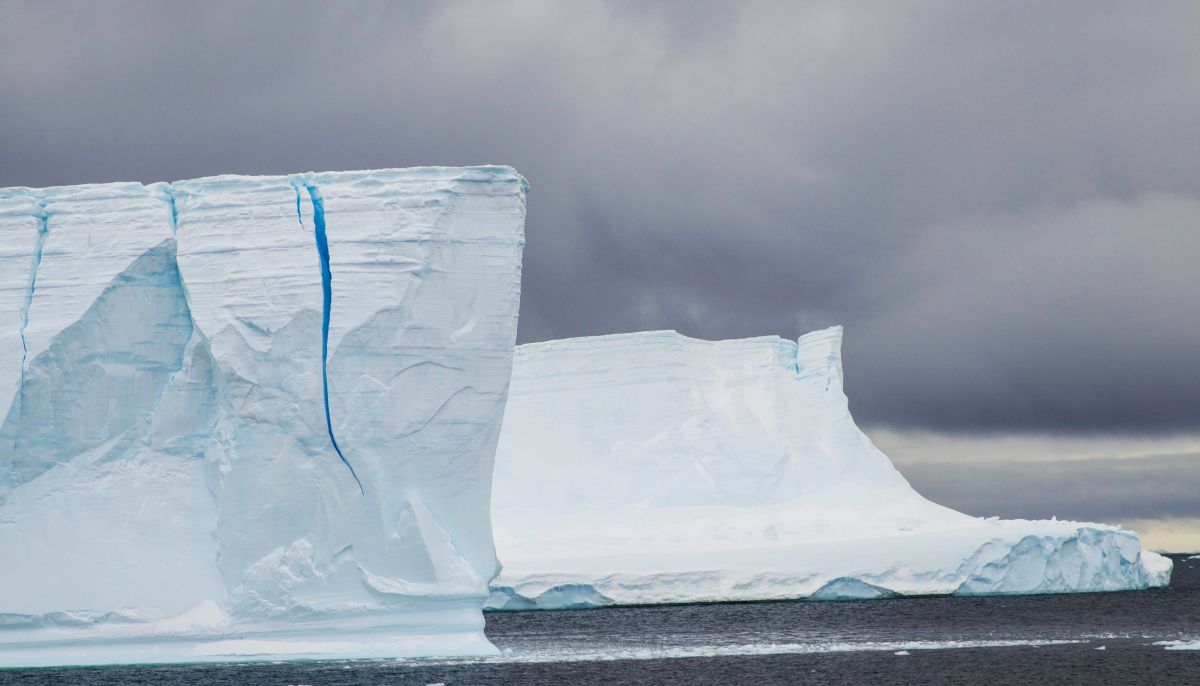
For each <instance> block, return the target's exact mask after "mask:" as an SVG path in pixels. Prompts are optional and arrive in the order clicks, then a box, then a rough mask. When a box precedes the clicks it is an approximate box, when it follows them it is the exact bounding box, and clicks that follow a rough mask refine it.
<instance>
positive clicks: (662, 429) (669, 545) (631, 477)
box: [490, 327, 1170, 609]
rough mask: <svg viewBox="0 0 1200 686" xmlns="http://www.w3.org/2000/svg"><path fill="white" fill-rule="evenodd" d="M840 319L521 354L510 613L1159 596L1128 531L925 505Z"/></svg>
mask: <svg viewBox="0 0 1200 686" xmlns="http://www.w3.org/2000/svg"><path fill="white" fill-rule="evenodd" d="M841 338H842V329H841V327H834V328H832V329H828V330H824V331H817V332H813V333H810V334H807V335H805V336H802V337H801V338H800V339H799V340H798V341H796V342H792V341H786V340H783V339H780V338H777V337H762V338H751V339H745V340H731V341H717V342H710V341H700V340H695V339H691V338H687V337H685V336H681V335H679V334H677V333H675V332H671V331H658V332H647V333H637V334H622V335H615V336H601V337H594V338H579V339H567V340H560V341H550V342H546V343H536V344H530V345H524V346H520V347H519V348H518V349H517V355H516V362H515V366H514V371H513V382H512V388H511V395H510V400H509V404H508V408H507V410H506V416H505V423H504V430H503V432H502V433H501V439H500V446H499V448H498V451H497V462H496V478H495V484H496V486H495V495H494V497H493V524H494V528H495V534H496V541H497V547H498V550H499V555H500V560H501V562H502V563H503V565H504V570H503V572H502V574H501V576H500V577H499V578H498V579H496V580H495V581H494V582H493V588H494V592H493V595H492V600H491V601H490V605H491V607H493V608H496V609H521V608H529V607H542V608H554V607H582V606H593V605H604V604H612V603H657V602H691V601H712V600H754V599H771V598H798V597H810V596H811V597H814V598H817V599H835V598H841V597H888V596H891V595H895V594H930V593H963V594H978V593H1038V592H1052V591H1092V590H1120V589H1132V588H1146V587H1147V586H1150V585H1162V584H1165V583H1166V580H1167V578H1168V577H1169V574H1170V562H1169V560H1166V559H1165V558H1162V557H1161V556H1158V555H1156V554H1154V553H1151V552H1147V551H1143V550H1141V546H1140V545H1139V543H1138V540H1137V537H1136V536H1135V535H1134V534H1132V533H1130V532H1127V531H1122V530H1120V529H1117V528H1115V527H1109V526H1105V525H1098V524H1085V523H1075V522H1059V521H1043V522H1028V521H1001V520H995V519H987V520H984V519H977V518H974V517H969V516H967V515H963V514H961V513H958V512H954V511H952V510H949V509H947V508H944V507H942V506H940V505H936V504H934V503H931V502H929V501H928V500H926V499H924V498H923V497H921V496H920V495H919V494H917V493H916V492H915V491H914V490H913V489H912V488H911V487H910V486H909V484H908V483H907V482H906V481H905V480H904V478H903V477H902V476H901V475H900V473H899V472H897V471H896V469H895V468H894V467H893V466H892V464H891V462H890V461H889V460H888V459H887V457H886V456H885V455H883V453H881V452H880V451H879V450H878V449H876V448H875V446H874V445H872V443H871V441H870V440H869V439H868V438H867V436H866V435H865V434H863V433H862V432H861V431H860V430H859V429H858V427H857V426H856V425H855V423H854V420H853V418H852V417H851V416H850V412H849V408H848V403H847V399H846V396H845V394H844V393H843V390H842V365H841Z"/></svg>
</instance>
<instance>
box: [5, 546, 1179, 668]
mask: <svg viewBox="0 0 1200 686" xmlns="http://www.w3.org/2000/svg"><path fill="white" fill-rule="evenodd" d="M1187 557H1188V556H1185V555H1174V556H1172V558H1173V559H1174V560H1175V572H1174V574H1173V576H1172V579H1171V586H1170V587H1169V588H1165V589H1157V590H1153V591H1144V592H1129V593H1096V594H1079V595H1046V596H1025V597H988V598H951V597H940V598H911V599H903V598H902V599H895V600H869V601H853V602H805V601H795V602H763V603H725V604H714V605H675V606H660V607H627V608H606V609H599V610H579V611H560V612H519V613H492V614H489V615H488V616H487V633H488V636H489V637H490V638H491V639H492V641H493V642H494V643H495V644H496V646H497V647H499V648H500V649H501V651H502V655H501V656H500V657H495V658H487V659H471V660H420V661H418V660H401V661H395V660H386V661H350V662H345V661H343V662H307V663H280V664H240V665H205V666H157V667H138V668H125V667H119V668H118V667H106V668H92V669H36V670H11V671H0V684H10V683H11V684H31V685H33V684H105V685H108V684H280V685H284V684H312V685H314V686H317V685H325V684H329V685H333V684H416V685H418V686H422V685H425V684H435V683H442V684H447V685H448V686H453V685H456V684H731V683H747V684H759V683H765V684H776V683H778V684H804V683H819V684H871V683H881V684H891V683H896V684H1027V683H1047V684H1097V683H1114V684H1115V683H1120V684H1129V683H1139V684H1200V559H1196V560H1189V559H1186V558H1187ZM1188 644H1192V645H1193V647H1194V649H1190V650H1189V649H1179V648H1185V647H1187V646H1188Z"/></svg>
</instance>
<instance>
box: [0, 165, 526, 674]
mask: <svg viewBox="0 0 1200 686" xmlns="http://www.w3.org/2000/svg"><path fill="white" fill-rule="evenodd" d="M525 191H526V184H525V181H524V179H522V178H521V177H520V176H519V175H518V174H517V173H516V172H515V171H514V170H512V169H511V168H508V167H474V168H462V169H452V168H416V169H403V170H379V171H370V172H334V173H319V174H311V173H310V174H300V175H292V176H264V177H247V176H217V177H211V178H204V179H195V180H189V181H180V182H176V183H173V184H165V183H156V184H150V185H142V184H138V183H115V184H98V185H84V186H67V187H57V188H45V189H32V188H6V189H0V266H2V268H0V316H2V317H5V318H6V321H8V324H7V325H6V326H3V327H0V417H2V418H3V424H2V425H0V551H3V553H2V554H0V559H2V561H0V666H4V665H8V666H11V665H26V666H28V665H50V664H96V663H122V662H126V663H127V662H172V661H203V660H230V659H246V658H267V657H331V656H338V657H377V656H388V657H394V656H406V655H416V656H422V655H456V654H458V655H478V654H490V653H493V652H494V651H495V649H494V647H493V646H492V645H491V644H490V643H489V642H488V641H487V639H486V638H485V637H484V635H483V618H482V613H481V608H482V606H483V604H484V601H485V600H486V598H487V594H488V588H487V583H488V580H489V579H491V578H492V577H493V575H494V574H495V573H496V570H497V562H496V556H495V551H494V547H493V543H492V536H491V526H490V520H489V512H488V502H489V497H490V493H491V476H492V461H493V458H494V453H495V445H496V440H497V436H498V434H499V431H500V422H501V419H502V417H503V411H504V404H505V401H506V398H507V389H508V384H509V378H510V370H511V365H512V351H513V345H514V341H515V336H516V328H517V306H518V301H519V295H520V275H521V254H522V247H523V244H524V228H523V227H524V216H525Z"/></svg>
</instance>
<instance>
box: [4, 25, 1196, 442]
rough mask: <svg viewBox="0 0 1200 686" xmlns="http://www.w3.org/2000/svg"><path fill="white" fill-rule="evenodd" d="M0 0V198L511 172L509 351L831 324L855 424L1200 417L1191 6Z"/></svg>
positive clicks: (1104, 423)
mask: <svg viewBox="0 0 1200 686" xmlns="http://www.w3.org/2000/svg"><path fill="white" fill-rule="evenodd" d="M2 5H3V6H2V9H3V12H4V17H5V19H4V21H3V22H2V23H0V185H16V184H21V185H47V184H61V183H77V182H83V181H106V180H117V179H139V180H147V181H148V180H161V179H168V180H169V179H177V178H187V177H193V176H199V175H205V174H214V173H222V172H231V171H236V172H245V173H265V172H289V171H300V170H308V169H342V168H363V167H379V166H404V165H413V164H475V163H482V162H503V163H509V164H513V165H514V166H516V167H518V168H519V169H520V170H521V171H522V172H523V173H524V174H525V175H526V176H527V177H528V178H529V179H530V181H531V183H532V186H533V191H532V193H531V195H530V200H529V219H528V228H527V237H528V243H527V249H526V262H525V273H524V278H525V282H524V283H525V289H524V293H523V299H522V311H521V339H522V340H523V341H532V340H540V339H545V338H553V337H562V336H574V335H586V334H599V333H608V332H613V331H627V330H636V329H647V328H675V329H678V330H680V331H682V332H684V333H688V334H691V335H696V336H701V337H710V338H711V337H734V336H749V335H760V334H764V333H779V334H781V335H785V336H788V337H795V336H796V335H798V334H800V333H803V332H804V331H806V330H808V329H812V328H816V327H821V326H826V325H829V324H833V323H844V324H846V325H847V341H846V346H847V347H846V363H847V370H846V372H847V384H848V391H849V394H850V397H851V399H852V403H853V404H852V407H853V408H854V410H855V412H856V414H857V415H858V416H859V418H860V419H861V420H863V421H866V422H873V423H890V424H893V425H896V426H921V427H932V428H938V429H952V430H953V429H972V430H974V429H979V430H1009V429H1029V428H1037V429H1049V430H1062V429H1068V430H1069V429H1119V430H1127V431H1130V430H1132V431H1154V430H1160V429H1180V428H1183V429H1196V428H1200V410H1198V408H1200V374H1197V371H1198V370H1200V317H1197V316H1196V314H1197V305H1196V303H1197V302H1200V276H1197V275H1198V274H1200V270H1197V269H1196V264H1195V263H1196V260H1197V257H1200V242H1198V238H1197V235H1198V234H1200V155H1196V153H1195V147H1196V145H1195V141H1198V140H1200V80H1198V78H1197V74H1200V41H1197V40H1196V36H1195V27H1196V26H1197V25H1200V6H1197V5H1194V4H1191V3H1152V4H1145V3H1139V4H1137V5H1136V6H1135V5H1132V4H1116V3H1113V4H1106V3H1094V2H1080V3H1070V2H1068V3H1052V4H1047V3H1028V4H1019V3H958V2H945V3H940V2H922V3H903V4H901V3H880V4H878V5H871V4H854V5H852V6H850V7H846V6H845V5H846V4H845V3H832V2H831V3H826V4H822V3H811V4H803V3H782V2H781V3H753V2H751V3H724V2H718V3H690V2H689V3H677V4H647V3H637V2H616V3H608V4H605V3H550V2H546V3H540V2H521V3H507V2H478V3H475V2H467V3H463V2H452V3H428V4H424V3H403V4H402V3H303V2H280V3H271V2H260V3H253V4H246V5H244V6H243V4H242V3H195V4H186V5H185V4H183V3H116V2H100V3H78V4H72V3H43V2H38V3H14V2H4V3H2Z"/></svg>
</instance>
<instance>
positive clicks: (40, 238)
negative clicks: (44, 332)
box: [18, 199, 50, 392]
mask: <svg viewBox="0 0 1200 686" xmlns="http://www.w3.org/2000/svg"><path fill="white" fill-rule="evenodd" d="M35 216H36V217H37V220H38V230H37V232H38V233H37V240H36V242H35V243H34V245H33V264H32V265H30V268H29V285H28V287H27V288H26V289H25V304H24V306H23V307H22V308H21V330H20V332H19V334H20V336H21V351H22V352H21V388H19V389H18V392H24V388H25V382H24V379H25V360H26V358H27V357H29V346H28V345H27V344H26V342H25V329H26V328H27V327H28V326H29V310H30V308H31V307H33V292H34V291H35V290H37V274H38V268H39V267H41V266H42V252H43V251H44V249H45V247H46V234H48V233H50V214H49V213H48V212H47V211H46V203H45V201H43V200H40V199H39V200H37V213H36V214H35Z"/></svg>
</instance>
